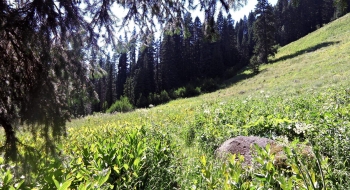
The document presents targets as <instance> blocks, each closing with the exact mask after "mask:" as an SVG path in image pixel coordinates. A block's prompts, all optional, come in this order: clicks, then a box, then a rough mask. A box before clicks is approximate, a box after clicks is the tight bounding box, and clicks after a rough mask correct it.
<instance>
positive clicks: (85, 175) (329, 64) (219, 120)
mask: <svg viewBox="0 0 350 190" xmlns="http://www.w3.org/2000/svg"><path fill="white" fill-rule="evenodd" d="M348 23H350V14H348V15H345V16H344V17H342V18H340V19H338V20H336V21H334V22H332V23H330V24H328V25H325V26H324V27H322V28H320V29H319V30H317V31H315V32H313V33H311V34H309V35H307V36H305V37H304V38H302V39H300V40H298V41H296V42H293V43H291V44H289V45H287V46H285V47H281V48H280V49H279V50H278V53H277V54H276V57H274V58H270V63H271V64H267V65H263V66H262V67H261V72H260V73H259V74H258V75H252V74H251V73H250V71H249V70H242V71H241V72H240V73H239V75H237V76H236V77H234V78H232V79H230V80H228V81H226V82H225V83H224V84H222V88H221V90H218V91H216V92H213V93H210V94H204V95H201V96H198V97H194V98H186V99H180V100H175V101H171V102H169V103H167V104H164V105H160V106H157V107H154V108H150V109H138V110H136V111H133V112H129V113H114V114H95V115H91V116H87V117H85V118H80V119H75V120H73V121H72V122H70V123H69V124H68V134H67V137H66V138H63V139H61V143H59V145H58V147H57V150H58V152H59V153H58V154H57V156H56V157H47V156H46V155H45V153H44V152H45V151H44V150H43V147H45V146H44V145H43V144H42V142H43V141H42V140H41V139H40V138H36V141H33V138H32V136H30V135H29V133H28V132H26V131H22V132H20V133H19V139H20V140H21V141H22V142H23V144H26V145H29V146H32V147H34V148H35V149H36V150H37V151H33V152H32V153H29V152H27V153H25V154H24V153H23V159H27V160H26V161H23V162H22V163H19V165H21V164H22V165H24V166H25V167H21V168H17V169H16V167H12V166H14V165H15V163H10V164H6V165H5V164H4V160H3V159H2V158H0V163H1V165H2V167H0V171H1V172H0V185H2V188H5V189H8V188H10V186H12V187H13V188H14V189H16V188H17V187H20V188H23V189H26V188H28V189H30V188H37V189H54V188H58V189H67V188H68V187H69V188H71V189H109V188H112V187H114V189H346V188H347V187H350V180H349V177H348V176H350V139H349V137H350V123H349V121H350V89H349V85H350V80H349V76H350V64H349V63H350V53H349V52H350V25H349V24H348ZM238 135H255V136H261V137H268V138H272V139H276V140H278V141H281V143H284V144H285V145H286V146H287V148H286V150H285V151H286V155H287V160H286V161H285V167H277V166H275V165H274V164H273V162H274V159H273V157H274V155H273V154H271V151H270V149H269V147H267V148H266V149H260V150H258V155H257V156H256V158H255V159H254V163H255V165H254V167H248V166H244V165H242V164H241V162H242V160H240V159H235V158H234V157H231V158H230V159H229V162H222V161H220V160H218V159H216V158H215V156H214V151H215V149H216V148H217V147H218V146H219V145H220V144H221V143H222V142H224V141H225V140H227V139H229V138H231V137H235V136H238ZM297 142H298V143H305V144H307V145H311V146H313V152H314V154H315V155H314V156H311V157H305V156H303V154H301V153H300V152H298V149H297V148H295V147H296V145H295V144H296V143H297ZM1 143H4V140H2V142H1ZM1 143H0V145H1ZM19 148H20V151H24V150H25V149H28V147H25V146H22V147H19ZM237 157H238V156H237ZM258 165H259V166H258ZM28 171H29V172H28ZM13 176H14V177H13ZM12 177H13V178H12ZM22 182H25V184H24V183H23V184H22ZM21 184H22V185H21ZM20 185H21V186H20Z"/></svg>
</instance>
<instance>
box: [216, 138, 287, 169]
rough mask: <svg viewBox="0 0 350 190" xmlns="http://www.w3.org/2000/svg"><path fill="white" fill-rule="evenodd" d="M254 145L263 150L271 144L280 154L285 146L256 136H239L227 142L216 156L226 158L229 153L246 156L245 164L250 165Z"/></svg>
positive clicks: (218, 150) (217, 151)
mask: <svg viewBox="0 0 350 190" xmlns="http://www.w3.org/2000/svg"><path fill="white" fill-rule="evenodd" d="M253 144H256V145H258V146H259V147H262V148H265V147H266V145H267V144H270V145H271V148H272V149H274V153H276V154H279V153H280V152H283V146H280V145H277V144H276V142H275V141H274V140H271V139H268V138H263V137H256V136H237V137H234V138H231V139H228V140H227V141H225V142H224V143H223V144H222V145H221V146H220V147H219V148H218V149H217V150H216V155H217V156H218V157H220V158H224V157H225V155H227V153H231V154H237V155H238V154H240V155H242V156H244V163H245V164H249V165H250V164H251V162H252V156H253V151H254V146H253Z"/></svg>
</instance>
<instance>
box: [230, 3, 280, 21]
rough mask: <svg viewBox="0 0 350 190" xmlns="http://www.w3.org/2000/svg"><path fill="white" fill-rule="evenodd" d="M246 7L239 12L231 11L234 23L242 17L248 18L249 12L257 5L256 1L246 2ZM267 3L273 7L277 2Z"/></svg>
mask: <svg viewBox="0 0 350 190" xmlns="http://www.w3.org/2000/svg"><path fill="white" fill-rule="evenodd" d="M247 1H248V2H247V5H245V6H244V7H243V8H241V9H240V10H239V11H231V15H232V19H233V20H235V21H239V20H240V19H241V18H243V17H244V15H246V16H248V14H249V12H250V11H253V10H254V8H255V5H256V4H257V2H258V1H257V0H247ZM269 3H270V4H271V5H272V6H274V5H275V4H276V3H277V0H269Z"/></svg>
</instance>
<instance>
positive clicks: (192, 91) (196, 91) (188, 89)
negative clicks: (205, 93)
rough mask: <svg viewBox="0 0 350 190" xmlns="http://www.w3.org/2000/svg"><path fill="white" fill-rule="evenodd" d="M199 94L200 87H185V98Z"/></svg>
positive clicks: (189, 85)
mask: <svg viewBox="0 0 350 190" xmlns="http://www.w3.org/2000/svg"><path fill="white" fill-rule="evenodd" d="M200 94H201V88H200V87H196V88H194V86H193V85H191V84H188V85H186V97H192V96H198V95H200Z"/></svg>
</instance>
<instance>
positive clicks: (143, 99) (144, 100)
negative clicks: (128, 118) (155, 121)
mask: <svg viewBox="0 0 350 190" xmlns="http://www.w3.org/2000/svg"><path fill="white" fill-rule="evenodd" d="M148 105H149V102H148V99H147V98H146V97H145V96H143V95H142V94H140V96H139V98H138V99H137V101H136V106H137V107H139V108H145V107H148Z"/></svg>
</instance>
